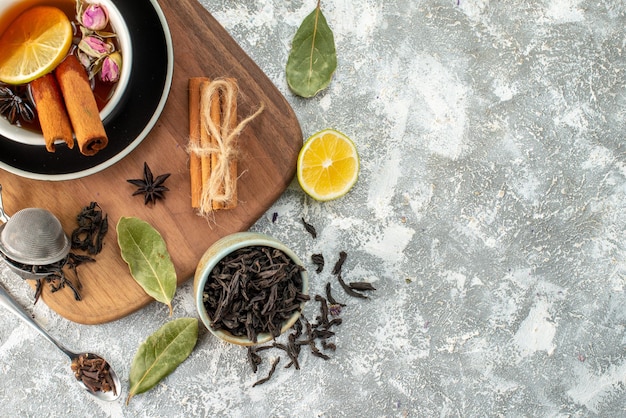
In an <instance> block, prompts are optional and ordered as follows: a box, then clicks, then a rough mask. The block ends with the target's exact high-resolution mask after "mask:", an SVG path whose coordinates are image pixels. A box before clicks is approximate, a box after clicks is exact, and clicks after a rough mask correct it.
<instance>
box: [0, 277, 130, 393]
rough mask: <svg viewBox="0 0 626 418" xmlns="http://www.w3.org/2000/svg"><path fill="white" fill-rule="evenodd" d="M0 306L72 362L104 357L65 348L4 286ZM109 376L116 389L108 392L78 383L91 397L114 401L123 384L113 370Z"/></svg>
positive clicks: (0, 288) (1, 290) (0, 295)
mask: <svg viewBox="0 0 626 418" xmlns="http://www.w3.org/2000/svg"><path fill="white" fill-rule="evenodd" d="M0 304H1V305H3V306H4V307H5V308H7V309H8V310H9V311H11V312H12V313H14V314H15V315H16V316H18V317H19V318H21V319H22V320H23V321H24V322H26V323H27V324H28V325H30V326H31V327H32V328H33V329H34V330H36V331H38V332H39V333H40V334H41V335H43V336H44V337H45V338H46V339H47V340H48V341H50V342H51V343H52V344H54V345H56V346H57V348H58V349H59V350H61V351H62V352H63V353H65V355H67V356H68V357H69V358H70V360H72V361H73V360H75V359H78V357H79V356H86V355H88V356H89V357H90V358H102V357H100V356H98V355H96V354H93V353H74V352H72V351H70V350H68V349H67V348H65V347H64V346H63V345H61V344H60V343H59V342H58V341H57V340H55V339H54V338H52V336H51V335H50V334H48V333H47V332H46V330H44V329H43V328H42V327H41V326H40V325H39V324H38V323H37V322H35V320H33V318H31V316H30V315H29V314H28V313H27V312H26V311H25V310H24V308H22V307H21V306H20V305H19V304H18V303H17V302H16V301H15V299H13V298H12V297H11V295H9V294H8V293H7V291H6V290H5V289H4V288H3V287H2V286H0ZM103 360H104V359H103ZM104 361H105V362H106V360H104ZM107 363H108V362H107ZM109 374H110V376H111V378H112V379H113V384H114V388H113V390H111V391H108V392H102V391H94V390H92V389H90V388H89V387H88V386H87V385H85V384H84V383H83V382H82V381H80V380H78V379H77V380H76V382H77V383H78V384H79V385H81V386H82V387H83V388H84V389H85V390H86V391H87V392H89V393H90V394H91V395H93V396H95V397H96V398H98V399H101V400H103V401H114V400H115V399H117V398H118V397H119V396H120V386H121V384H120V379H119V378H118V377H117V374H116V373H115V371H114V370H113V369H112V368H109Z"/></svg>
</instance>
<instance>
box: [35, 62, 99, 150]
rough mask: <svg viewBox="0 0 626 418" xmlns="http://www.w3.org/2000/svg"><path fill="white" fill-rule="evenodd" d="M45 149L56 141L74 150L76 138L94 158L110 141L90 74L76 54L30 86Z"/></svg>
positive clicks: (79, 144) (53, 147) (79, 146)
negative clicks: (89, 77) (90, 81)
mask: <svg viewBox="0 0 626 418" xmlns="http://www.w3.org/2000/svg"><path fill="white" fill-rule="evenodd" d="M30 88H31V93H32V95H33V100H34V101H35V106H36V108H37V114H38V116H39V123H40V125H41V131H42V133H43V136H44V139H45V142H46V149H47V150H48V151H49V152H54V151H55V142H56V141H64V142H65V143H66V144H67V146H68V148H70V149H71V148H73V147H74V136H75V137H76V142H77V143H78V148H79V150H80V152H81V153H82V154H83V155H94V154H96V153H97V152H98V151H100V150H102V149H103V148H105V147H106V146H107V143H108V138H107V134H106V132H105V130H104V125H103V123H102V120H101V119H100V111H99V110H98V105H97V103H96V99H95V97H94V94H93V91H92V90H91V86H90V83H89V79H88V76H87V71H86V70H85V68H84V67H83V65H82V64H81V63H80V61H79V60H78V58H77V57H76V56H75V55H69V56H68V57H67V58H65V60H64V61H63V62H61V64H59V65H58V66H57V68H56V69H55V70H54V71H53V72H52V73H49V74H46V75H45V76H43V77H40V78H38V79H36V80H33V81H32V82H31V83H30Z"/></svg>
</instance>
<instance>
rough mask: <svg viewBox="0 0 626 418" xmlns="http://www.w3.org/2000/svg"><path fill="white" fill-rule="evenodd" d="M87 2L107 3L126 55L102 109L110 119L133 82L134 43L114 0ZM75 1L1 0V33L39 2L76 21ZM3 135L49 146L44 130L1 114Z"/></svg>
mask: <svg viewBox="0 0 626 418" xmlns="http://www.w3.org/2000/svg"><path fill="white" fill-rule="evenodd" d="M87 3H97V4H101V5H102V6H104V7H105V8H106V9H107V11H108V13H109V21H110V22H111V26H112V27H113V30H114V31H115V33H116V34H117V41H118V45H119V49H120V53H121V54H122V70H121V71H120V79H119V80H118V81H117V83H116V85H115V87H114V89H113V93H112V95H111V98H110V99H109V101H108V102H107V104H106V105H105V106H104V107H103V108H102V110H101V111H100V118H101V119H102V120H103V121H106V120H107V118H108V117H109V116H112V115H114V110H115V109H116V108H117V106H118V105H121V104H123V98H124V93H125V91H126V88H127V87H128V83H129V81H130V72H131V64H132V61H133V57H132V53H133V51H132V43H131V39H130V31H129V30H128V26H127V25H126V22H125V20H124V18H123V17H122V14H121V13H120V11H119V10H118V8H117V7H116V6H115V4H114V3H113V2H112V1H111V0H87ZM75 4H76V1H75V0H0V35H1V34H2V33H3V32H4V30H5V29H6V27H7V26H8V25H9V24H10V23H11V22H12V21H13V20H14V19H15V18H17V17H18V16H19V15H20V14H21V13H22V12H24V11H25V10H27V9H29V8H31V7H33V6H39V5H47V6H55V7H60V8H62V9H63V10H67V11H72V13H71V14H69V17H70V20H74V14H75V13H74V12H73V11H74V10H75ZM0 135H2V136H4V137H5V138H9V139H12V140H14V141H17V142H21V143H23V144H27V145H39V146H45V142H44V139H43V136H42V135H41V133H37V132H33V131H30V130H28V129H23V128H20V127H17V126H15V125H11V124H10V123H9V121H8V120H7V119H6V118H3V117H0Z"/></svg>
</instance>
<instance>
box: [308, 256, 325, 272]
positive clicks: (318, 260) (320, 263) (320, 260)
mask: <svg viewBox="0 0 626 418" xmlns="http://www.w3.org/2000/svg"><path fill="white" fill-rule="evenodd" d="M311 261H312V262H313V264H315V266H316V267H317V268H316V269H315V272H316V273H321V272H322V270H324V256H323V255H322V254H313V255H312V256H311Z"/></svg>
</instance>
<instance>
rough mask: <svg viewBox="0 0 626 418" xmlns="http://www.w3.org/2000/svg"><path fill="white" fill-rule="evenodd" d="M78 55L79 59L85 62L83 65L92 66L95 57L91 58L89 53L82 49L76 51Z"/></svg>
mask: <svg viewBox="0 0 626 418" xmlns="http://www.w3.org/2000/svg"><path fill="white" fill-rule="evenodd" d="M76 56H77V57H78V60H79V61H80V63H81V64H83V67H85V68H89V67H90V66H91V63H92V61H93V58H91V57H90V56H89V55H87V54H86V53H84V52H83V51H81V50H78V51H77V52H76Z"/></svg>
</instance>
